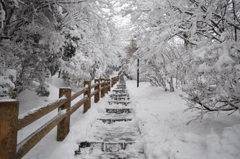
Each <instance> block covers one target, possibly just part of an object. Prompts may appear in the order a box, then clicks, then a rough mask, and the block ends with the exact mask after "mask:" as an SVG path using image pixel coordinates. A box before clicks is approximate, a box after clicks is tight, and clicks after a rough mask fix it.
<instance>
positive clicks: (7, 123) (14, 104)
mask: <svg viewBox="0 0 240 159" xmlns="http://www.w3.org/2000/svg"><path fill="white" fill-rule="evenodd" d="M119 75H120V73H119V74H118V76H116V77H113V78H111V79H95V80H94V84H92V82H91V81H84V88H83V89H81V90H80V91H78V92H76V93H75V94H73V95H71V93H72V90H71V88H60V89H59V99H58V100H57V101H54V102H52V103H50V104H48V105H46V106H44V107H41V108H39V109H37V110H35V111H34V112H31V113H29V114H27V115H25V116H24V117H21V118H19V119H18V109H19V103H18V101H16V100H8V101H0V159H21V158H22V157H23V156H24V155H25V154H26V153H28V151H30V150H31V149H32V148H33V147H34V146H35V145H36V144H37V143H38V142H39V141H40V140H41V139H42V138H43V137H44V136H45V135H47V134H48V133H49V132H50V131H51V130H52V129H53V128H54V127H55V126H57V141H63V140H64V139H65V137H66V136H67V134H68V133H69V131H70V116H71V115H72V114H73V113H74V112H75V111H76V110H77V109H78V108H79V107H81V106H82V105H84V108H83V112H84V113H85V112H87V110H88V109H89V108H91V97H94V102H95V103H97V102H98V101H99V100H100V97H101V98H102V97H104V96H105V94H106V93H108V91H111V87H113V86H114V85H115V84H116V82H117V81H118V80H119ZM91 89H94V91H91ZM80 95H83V97H82V98H81V99H80V100H79V101H78V102H76V104H74V105H72V106H71V101H73V100H74V99H76V98H77V97H79V96H80ZM55 109H58V115H56V116H55V117H54V118H53V119H51V120H50V121H48V122H47V123H46V124H44V125H43V126H41V127H40V128H39V129H37V130H36V131H35V132H33V133H32V134H31V135H29V136H28V137H27V138H26V139H24V140H23V141H21V142H19V143H18V142H17V132H18V130H20V129H22V128H24V127H26V126H28V125H29V124H31V123H33V122H35V121H36V120H38V119H40V118H42V117H43V116H44V115H46V114H48V113H50V112H52V111H53V110H55Z"/></svg>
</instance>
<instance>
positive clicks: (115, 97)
mask: <svg viewBox="0 0 240 159" xmlns="http://www.w3.org/2000/svg"><path fill="white" fill-rule="evenodd" d="M111 99H112V100H130V98H129V96H128V97H127V96H112V97H111Z"/></svg>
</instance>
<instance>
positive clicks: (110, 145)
mask: <svg viewBox="0 0 240 159" xmlns="http://www.w3.org/2000/svg"><path fill="white" fill-rule="evenodd" d="M134 143H135V142H88V141H85V142H81V143H79V144H78V145H79V147H78V150H76V151H75V156H76V155H84V154H86V155H87V158H88V159H99V158H100V159H145V155H144V153H143V152H138V153H137V154H132V153H129V152H127V150H126V149H127V147H128V146H129V145H132V144H134ZM93 150H94V151H95V152H93ZM89 156H91V158H89Z"/></svg>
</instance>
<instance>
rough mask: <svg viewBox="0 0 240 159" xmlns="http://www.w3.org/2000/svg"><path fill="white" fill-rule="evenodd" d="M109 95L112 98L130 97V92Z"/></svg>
mask: <svg viewBox="0 0 240 159" xmlns="http://www.w3.org/2000/svg"><path fill="white" fill-rule="evenodd" d="M109 96H110V97H111V98H115V97H128V98H129V94H128V93H118V94H110V95H109Z"/></svg>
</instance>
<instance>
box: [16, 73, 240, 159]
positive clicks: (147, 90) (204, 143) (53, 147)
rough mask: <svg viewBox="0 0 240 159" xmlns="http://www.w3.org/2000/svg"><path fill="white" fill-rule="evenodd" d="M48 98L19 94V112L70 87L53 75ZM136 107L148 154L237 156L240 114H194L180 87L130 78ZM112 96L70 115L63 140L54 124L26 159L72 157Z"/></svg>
mask: <svg viewBox="0 0 240 159" xmlns="http://www.w3.org/2000/svg"><path fill="white" fill-rule="evenodd" d="M52 83H53V84H52V85H51V86H50V91H51V92H53V93H51V95H50V96H49V97H47V98H46V97H37V96H36V95H35V94H34V93H33V92H31V91H25V92H23V93H22V94H21V95H20V96H19V101H20V112H21V113H26V111H28V110H29V109H33V108H36V107H39V106H40V105H45V104H47V103H49V102H50V101H53V100H56V99H57V98H58V88H59V87H67V86H66V85H64V84H63V82H62V81H61V80H60V79H57V78H56V77H54V78H53V81H52ZM127 88H128V91H129V93H130V98H131V101H132V106H133V107H135V109H136V112H135V115H136V119H137V122H138V125H139V127H140V130H141V135H142V139H143V142H141V143H142V145H140V146H143V147H144V151H145V153H146V156H147V158H148V159H239V158H240V115H239V114H238V113H234V114H232V115H230V116H228V114H227V113H223V112H220V113H214V114H209V115H207V116H205V117H204V118H203V119H202V120H200V119H197V120H193V121H192V122H190V123H189V124H187V123H188V122H189V121H190V120H192V119H195V118H196V115H197V113H196V112H191V111H187V112H184V110H185V109H186V108H187V107H186V105H185V101H184V100H182V99H181V97H180V96H179V94H181V93H182V92H181V91H180V90H176V91H175V92H174V93H170V92H165V91H164V89H162V88H159V87H153V86H151V85H150V84H149V83H144V82H143V83H140V87H139V88H136V81H127ZM107 99H108V98H107V97H105V98H103V99H102V100H101V101H100V102H99V103H96V104H95V103H92V108H91V109H90V110H89V111H88V112H87V113H85V114H83V113H82V112H83V110H82V107H81V108H80V109H79V110H78V111H76V112H75V113H74V114H73V115H72V116H71V131H70V133H69V135H68V136H67V137H66V139H65V140H64V141H62V142H57V141H56V128H54V129H53V130H52V131H51V132H50V133H49V134H48V135H46V137H44V138H43V139H42V140H41V141H40V142H39V143H38V144H37V145H36V146H35V147H34V148H33V149H32V150H31V151H29V153H27V154H26V155H25V156H24V157H23V159H43V158H44V159H55V158H56V159H74V158H75V157H74V151H75V150H77V149H78V145H77V143H78V142H81V141H85V139H86V137H87V135H88V132H89V130H90V129H91V124H92V123H94V122H95V121H96V116H97V115H98V114H99V112H102V111H103V106H104V104H105V102H106V100H107ZM56 114H57V111H54V112H53V113H51V114H49V115H47V116H46V117H45V118H43V119H41V120H38V121H36V122H35V123H33V124H31V125H30V126H28V127H26V128H24V129H22V130H20V131H19V132H18V142H20V141H21V140H23V139H24V138H25V137H27V135H29V134H31V133H32V132H33V131H34V130H36V129H37V128H39V127H40V126H41V125H42V124H44V123H46V122H47V120H49V119H51V118H52V117H53V116H54V115H56Z"/></svg>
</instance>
